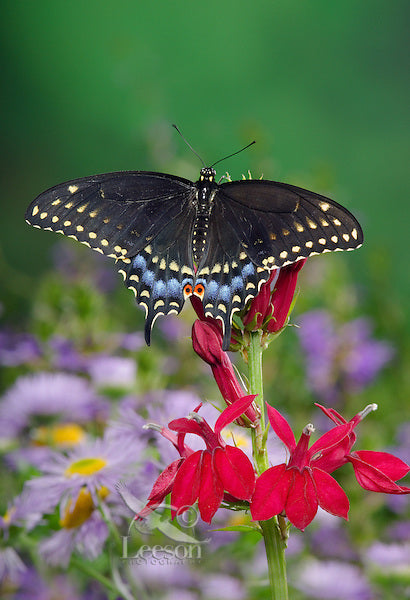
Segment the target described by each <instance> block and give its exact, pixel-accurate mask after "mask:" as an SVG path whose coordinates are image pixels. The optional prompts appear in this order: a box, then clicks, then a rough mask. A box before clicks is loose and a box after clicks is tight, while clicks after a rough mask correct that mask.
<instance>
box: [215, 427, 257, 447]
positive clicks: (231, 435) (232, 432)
mask: <svg viewBox="0 0 410 600" xmlns="http://www.w3.org/2000/svg"><path fill="white" fill-rule="evenodd" d="M238 429H239V428H235V429H234V428H233V427H224V429H223V432H222V433H223V438H224V440H225V441H226V442H227V443H228V444H231V443H232V441H231V440H234V442H235V446H237V447H238V448H242V449H246V448H250V447H251V440H250V438H249V436H247V435H244V434H243V433H241V432H240V431H238Z"/></svg>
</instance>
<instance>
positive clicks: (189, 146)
mask: <svg viewBox="0 0 410 600" xmlns="http://www.w3.org/2000/svg"><path fill="white" fill-rule="evenodd" d="M172 127H173V128H174V129H176V130H177V131H178V133H179V135H180V136H181V137H182V139H183V140H184V142H185V143H186V145H187V146H188V148H190V149H191V150H192V152H193V153H194V154H195V156H197V157H198V158H199V160H200V161H201V163H202V164H203V166H204V167H206V163H205V161H204V159H203V158H202V157H201V156H199V154H198V152H196V151H195V150H194V149H193V148H192V146H191V144H190V143H189V142H188V140H186V139H185V138H184V136H183V135H182V133H181V132H180V130H179V129H178V127H177V126H176V125H175V124H174V123H172Z"/></svg>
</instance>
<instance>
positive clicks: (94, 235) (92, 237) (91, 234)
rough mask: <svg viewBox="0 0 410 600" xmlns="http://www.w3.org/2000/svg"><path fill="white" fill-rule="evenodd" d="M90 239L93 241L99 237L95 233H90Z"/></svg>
mask: <svg viewBox="0 0 410 600" xmlns="http://www.w3.org/2000/svg"><path fill="white" fill-rule="evenodd" d="M88 237H89V238H90V239H92V240H95V238H96V237H97V234H96V233H95V232H94V231H90V233H89V234H88Z"/></svg>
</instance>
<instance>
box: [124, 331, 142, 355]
mask: <svg viewBox="0 0 410 600" xmlns="http://www.w3.org/2000/svg"><path fill="white" fill-rule="evenodd" d="M118 346H119V347H120V348H123V349H124V350H129V351H130V352H136V351H137V350H141V348H145V340H144V334H143V333H141V331H134V332H133V333H124V334H122V335H120V336H119V340H118Z"/></svg>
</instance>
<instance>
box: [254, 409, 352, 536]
mask: <svg viewBox="0 0 410 600" xmlns="http://www.w3.org/2000/svg"><path fill="white" fill-rule="evenodd" d="M267 410H268V416H269V421H270V423H271V425H272V427H273V429H274V431H275V432H276V434H277V435H278V436H279V438H280V439H281V440H282V442H283V443H284V444H285V445H286V446H287V448H288V449H289V452H290V458H289V461H288V464H287V465H286V464H285V463H283V464H281V465H277V466H275V467H271V468H270V469H267V471H265V472H264V473H262V475H260V477H259V478H258V479H257V481H256V486H255V493H254V495H253V498H252V503H251V513H252V517H253V519H254V520H259V521H260V520H265V519H270V518H271V517H273V516H274V515H277V514H279V513H281V512H282V511H285V513H286V516H287V518H288V519H289V521H290V522H291V523H293V525H295V527H298V528H299V529H301V530H303V529H305V527H306V526H307V525H309V523H310V522H311V521H312V519H313V518H314V517H315V515H316V513H317V509H318V507H319V506H321V507H322V508H323V509H324V510H326V511H327V512H329V513H331V514H333V515H337V516H339V517H343V518H345V519H347V513H348V510H349V500H348V498H347V496H346V494H345V493H344V491H343V490H342V488H341V487H340V485H339V484H338V483H337V482H336V481H335V480H334V479H333V477H331V476H330V475H329V474H328V473H327V472H326V471H325V470H324V469H323V467H322V468H318V467H317V466H316V465H315V460H316V456H317V453H318V452H320V450H319V449H320V448H321V449H323V450H326V451H328V450H329V451H330V450H331V449H335V448H337V447H338V446H339V445H340V444H341V443H343V440H344V439H345V438H346V436H348V435H349V433H350V431H351V429H352V427H353V426H352V425H350V424H347V425H341V426H339V427H335V428H334V429H333V430H332V431H331V432H328V433H326V434H325V435H323V436H322V437H321V438H320V439H319V440H318V441H317V442H316V444H314V446H316V450H315V452H313V453H312V449H313V446H312V448H311V449H310V450H309V449H308V444H309V438H310V435H311V433H312V431H313V430H314V429H313V426H312V425H310V424H309V425H307V426H306V427H305V428H304V429H303V432H302V435H301V437H300V440H299V442H298V443H297V444H296V441H295V437H294V435H293V432H292V430H291V428H290V426H289V424H288V423H287V421H286V420H285V419H284V418H283V417H282V415H281V414H280V413H279V412H278V411H277V410H276V409H274V408H273V407H272V406H269V405H267ZM336 430H337V431H336Z"/></svg>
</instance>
